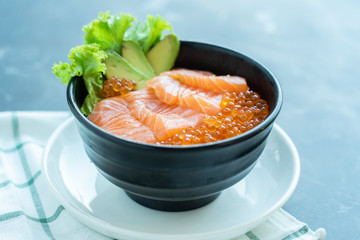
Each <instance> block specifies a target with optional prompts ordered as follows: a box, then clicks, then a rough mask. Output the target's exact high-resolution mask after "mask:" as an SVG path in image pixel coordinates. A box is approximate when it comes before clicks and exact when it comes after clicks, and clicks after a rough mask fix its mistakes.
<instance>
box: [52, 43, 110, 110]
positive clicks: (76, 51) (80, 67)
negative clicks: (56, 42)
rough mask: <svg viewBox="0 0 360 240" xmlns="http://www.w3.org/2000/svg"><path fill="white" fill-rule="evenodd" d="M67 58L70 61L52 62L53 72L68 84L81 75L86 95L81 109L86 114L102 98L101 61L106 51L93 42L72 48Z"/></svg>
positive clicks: (102, 69)
mask: <svg viewBox="0 0 360 240" xmlns="http://www.w3.org/2000/svg"><path fill="white" fill-rule="evenodd" d="M68 58H69V61H70V62H71V63H70V64H69V63H67V62H65V63H62V62H60V63H59V64H54V66H53V73H54V74H55V75H56V76H57V77H58V78H60V80H61V81H62V82H63V83H65V84H68V83H69V81H70V80H71V78H72V77H75V76H82V77H83V79H84V83H85V86H86V89H87V91H88V95H87V97H86V98H85V101H84V103H83V105H82V107H81V111H82V112H83V113H84V114H85V115H88V114H90V113H91V111H92V109H93V107H94V105H95V104H96V103H97V102H99V101H100V100H101V99H102V96H101V89H102V82H103V74H104V73H105V70H106V67H105V64H104V63H103V61H104V60H105V59H106V58H107V53H106V52H105V51H103V50H101V49H100V45H98V44H96V43H93V44H88V45H81V46H77V47H75V48H72V49H71V50H70V53H69V55H68Z"/></svg>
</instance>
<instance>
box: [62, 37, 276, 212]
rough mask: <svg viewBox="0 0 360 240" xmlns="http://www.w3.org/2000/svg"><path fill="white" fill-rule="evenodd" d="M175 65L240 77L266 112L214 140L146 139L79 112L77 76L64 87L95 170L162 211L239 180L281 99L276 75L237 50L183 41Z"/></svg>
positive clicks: (209, 197)
mask: <svg viewBox="0 0 360 240" xmlns="http://www.w3.org/2000/svg"><path fill="white" fill-rule="evenodd" d="M175 67H183V68H189V69H198V70H208V71H211V72H213V73H215V74H217V75H226V74H230V75H239V76H242V77H245V78H246V80H247V83H248V85H249V87H250V89H251V90H253V91H256V92H258V93H259V94H260V95H261V97H262V98H263V99H265V100H266V101H267V102H268V105H269V110H270V111H269V112H270V113H269V116H268V117H267V119H266V120H265V121H263V122H262V123H261V124H259V125H258V126H256V127H255V128H253V129H251V130H250V131H248V132H246V133H243V134H241V135H238V136H236V137H233V138H229V139H226V140H222V141H218V142H214V143H207V144H198V145H190V146H166V145H156V144H146V143H139V142H135V141H131V140H127V139H124V138H120V137H117V136H115V135H112V134H110V133H108V132H106V131H104V130H102V129H101V128H99V127H97V126H96V125H94V124H93V123H91V122H90V121H89V120H88V119H87V118H86V116H84V115H83V114H82V113H81V112H80V106H81V105H82V103H83V101H84V98H85V96H86V94H87V92H86V89H85V86H84V83H83V81H82V79H81V78H73V79H72V80H71V82H70V83H69V85H68V88H67V100H68V104H69V107H70V109H71V112H72V113H73V115H74V116H75V119H76V122H77V126H78V131H79V134H80V136H81V138H82V140H83V143H84V148H85V151H86V153H87V155H88V156H89V158H90V160H91V161H92V162H93V163H94V165H95V166H96V167H97V169H98V171H99V172H100V173H101V174H102V175H103V176H104V177H105V178H106V179H108V180H109V181H110V182H112V183H113V184H115V185H117V186H118V187H120V188H121V189H123V190H125V191H126V193H127V194H128V196H129V197H130V198H131V199H133V200H134V201H136V202H137V203H139V204H141V205H143V206H146V207H150V208H153V209H157V210H162V211H185V210H191V209H195V208H199V207H202V206H204V205H206V204H208V203H210V202H212V201H213V200H214V199H216V198H217V197H218V196H219V194H220V193H221V191H223V190H224V189H227V188H229V187H231V186H232V185H234V184H235V183H237V182H239V181H240V180H242V179H243V178H244V177H245V176H246V175H247V174H248V173H249V172H250V171H251V170H252V169H253V167H254V166H255V164H256V162H257V159H258V158H259V156H260V155H261V153H262V152H263V150H264V147H265V144H266V139H267V137H268V135H269V133H270V131H271V129H272V127H273V123H274V120H275V119H276V117H277V116H278V114H279V111H280V108H281V104H282V92H281V88H280V85H279V82H278V81H277V80H276V78H275V77H274V76H273V75H272V74H271V73H270V72H269V71H268V70H267V69H266V68H265V67H263V66H262V65H261V64H259V63H258V62H256V61H254V60H253V59H251V58H249V57H247V56H244V55H243V54H240V53H238V52H235V51H232V50H229V49H225V48H222V47H218V46H214V45H209V44H204V43H197V42H188V41H182V42H181V47H180V52H179V56H178V58H177V61H176V63H175ZM109 204H116V203H115V202H113V203H109Z"/></svg>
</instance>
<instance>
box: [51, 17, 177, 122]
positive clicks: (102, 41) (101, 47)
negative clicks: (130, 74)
mask: <svg viewBox="0 0 360 240" xmlns="http://www.w3.org/2000/svg"><path fill="white" fill-rule="evenodd" d="M134 20H135V18H134V17H132V16H131V15H130V14H120V16H119V15H116V14H115V15H110V12H105V13H100V14H99V16H98V18H97V19H95V20H94V21H92V22H91V23H89V24H87V25H85V26H84V27H83V31H84V33H85V36H84V42H85V44H84V45H81V46H78V47H75V48H73V49H71V50H70V54H69V56H68V59H69V61H70V62H71V63H70V64H69V63H66V62H65V63H63V62H59V64H54V66H53V73H54V74H55V75H56V76H57V77H58V78H60V80H61V81H62V82H63V83H65V84H68V83H69V81H70V80H71V78H72V77H74V76H81V77H82V78H83V79H84V82H85V86H86V89H87V91H88V95H87V96H86V98H85V101H84V103H83V105H82V107H81V111H82V113H84V114H85V115H89V114H90V113H91V112H92V109H93V108H94V105H95V104H96V103H97V102H99V101H100V100H101V99H102V98H103V97H102V95H101V90H102V84H103V79H104V78H105V77H104V75H105V71H106V66H105V64H104V60H105V59H106V58H107V52H110V51H116V52H118V53H119V54H121V45H122V41H123V40H125V39H126V40H133V41H136V42H138V44H139V45H140V46H141V48H142V49H143V51H144V53H145V54H146V53H147V52H148V51H149V50H150V49H151V48H152V47H153V46H154V45H155V44H156V43H157V42H159V41H160V40H161V38H162V32H163V31H164V30H168V31H169V32H171V31H172V28H171V25H170V23H168V22H166V21H165V20H164V19H163V18H162V17H160V16H157V17H154V16H148V17H147V20H146V21H145V22H144V23H141V22H138V23H137V24H136V26H134V28H131V27H132V23H133V21H134Z"/></svg>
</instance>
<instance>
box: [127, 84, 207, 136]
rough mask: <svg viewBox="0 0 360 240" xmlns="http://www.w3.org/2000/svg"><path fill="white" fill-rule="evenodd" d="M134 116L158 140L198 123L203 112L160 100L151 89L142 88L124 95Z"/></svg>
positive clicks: (202, 116) (201, 118)
mask: <svg viewBox="0 0 360 240" xmlns="http://www.w3.org/2000/svg"><path fill="white" fill-rule="evenodd" d="M124 99H125V100H126V101H127V102H128V104H129V105H128V107H129V110H130V112H131V114H132V116H134V117H135V118H137V119H138V120H139V121H140V122H141V123H143V124H144V125H146V126H147V127H149V128H150V129H151V130H152V131H153V133H154V135H155V137H156V138H157V139H158V140H159V141H163V140H166V139H168V138H170V137H172V136H173V135H175V134H177V133H179V132H180V131H181V130H184V129H186V128H187V127H190V126H192V127H194V126H196V125H197V124H198V123H200V122H201V121H202V120H203V118H204V114H202V113H198V112H196V111H194V110H192V109H189V108H184V107H181V106H177V105H169V104H166V103H164V102H162V101H160V100H159V99H158V98H157V97H156V95H155V94H154V92H153V91H152V90H151V89H148V88H144V89H141V90H137V91H134V92H131V93H130V94H128V95H126V96H124Z"/></svg>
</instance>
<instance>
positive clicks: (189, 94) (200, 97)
mask: <svg viewBox="0 0 360 240" xmlns="http://www.w3.org/2000/svg"><path fill="white" fill-rule="evenodd" d="M146 87H147V88H150V89H153V90H154V92H155V95H156V97H158V99H160V100H161V101H162V102H164V103H167V104H170V105H174V104H176V105H179V106H182V107H186V108H190V109H193V110H195V111H197V112H201V113H204V114H207V115H215V114H217V113H218V112H220V111H221V108H220V102H221V99H222V95H221V94H217V93H214V92H211V91H205V90H202V89H199V88H194V87H189V86H187V85H185V84H182V83H180V82H179V81H176V80H175V79H173V78H171V77H169V76H166V75H163V76H158V77H155V78H153V79H151V80H149V81H147V83H146Z"/></svg>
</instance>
